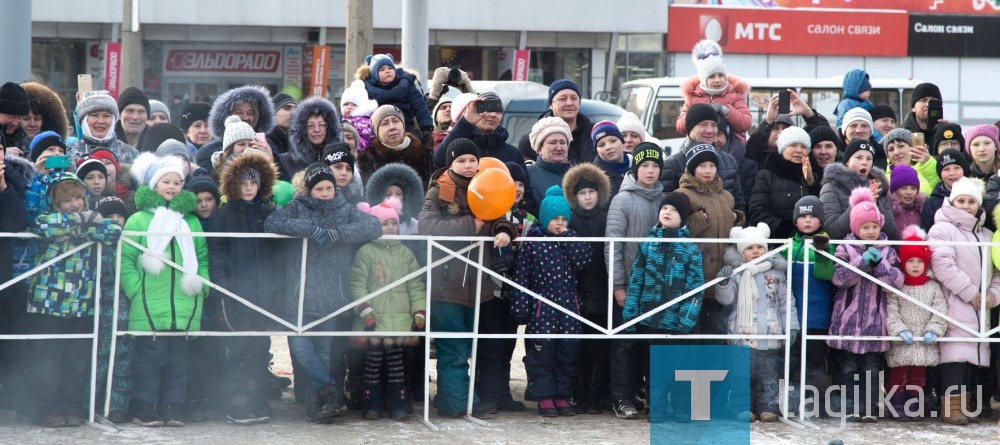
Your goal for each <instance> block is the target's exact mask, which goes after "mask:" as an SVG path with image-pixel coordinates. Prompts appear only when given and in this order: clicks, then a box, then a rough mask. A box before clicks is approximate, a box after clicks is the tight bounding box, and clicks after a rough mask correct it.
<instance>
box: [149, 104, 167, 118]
mask: <svg viewBox="0 0 1000 445" xmlns="http://www.w3.org/2000/svg"><path fill="white" fill-rule="evenodd" d="M157 112H159V113H163V114H166V115H167V123H170V109H169V108H167V104H165V103H163V102H160V101H158V100H155V99H150V100H149V115H150V116H152V115H153V113H157Z"/></svg>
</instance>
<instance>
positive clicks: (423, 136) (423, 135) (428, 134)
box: [420, 127, 434, 150]
mask: <svg viewBox="0 0 1000 445" xmlns="http://www.w3.org/2000/svg"><path fill="white" fill-rule="evenodd" d="M420 142H421V143H422V144H424V150H428V149H429V148H432V147H434V127H424V128H421V129H420Z"/></svg>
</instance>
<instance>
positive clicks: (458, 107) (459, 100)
mask: <svg viewBox="0 0 1000 445" xmlns="http://www.w3.org/2000/svg"><path fill="white" fill-rule="evenodd" d="M477 98H479V95H477V94H474V93H462V94H459V95H458V96H457V97H455V99H453V100H452V101H451V124H452V125H454V124H455V122H458V118H460V117H462V115H463V114H465V107H467V106H469V104H470V103H472V101H474V100H476V99H477Z"/></svg>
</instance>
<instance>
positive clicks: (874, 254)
mask: <svg viewBox="0 0 1000 445" xmlns="http://www.w3.org/2000/svg"><path fill="white" fill-rule="evenodd" d="M861 261H862V262H864V263H865V264H867V265H868V266H869V267H875V266H878V263H879V261H882V254H881V253H879V251H878V249H876V248H874V247H869V248H868V250H866V251H865V253H864V254H862V255H861Z"/></svg>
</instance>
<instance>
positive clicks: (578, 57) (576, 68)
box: [528, 49, 591, 98]
mask: <svg viewBox="0 0 1000 445" xmlns="http://www.w3.org/2000/svg"><path fill="white" fill-rule="evenodd" d="M528 79H529V80H532V81H534V82H538V83H543V84H545V85H551V84H552V82H555V81H556V80H559V79H569V80H572V81H573V82H575V83H576V84H577V86H579V87H580V92H581V93H583V97H585V98H587V97H590V94H591V91H590V49H560V50H544V49H532V50H531V68H530V69H529V72H528Z"/></svg>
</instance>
